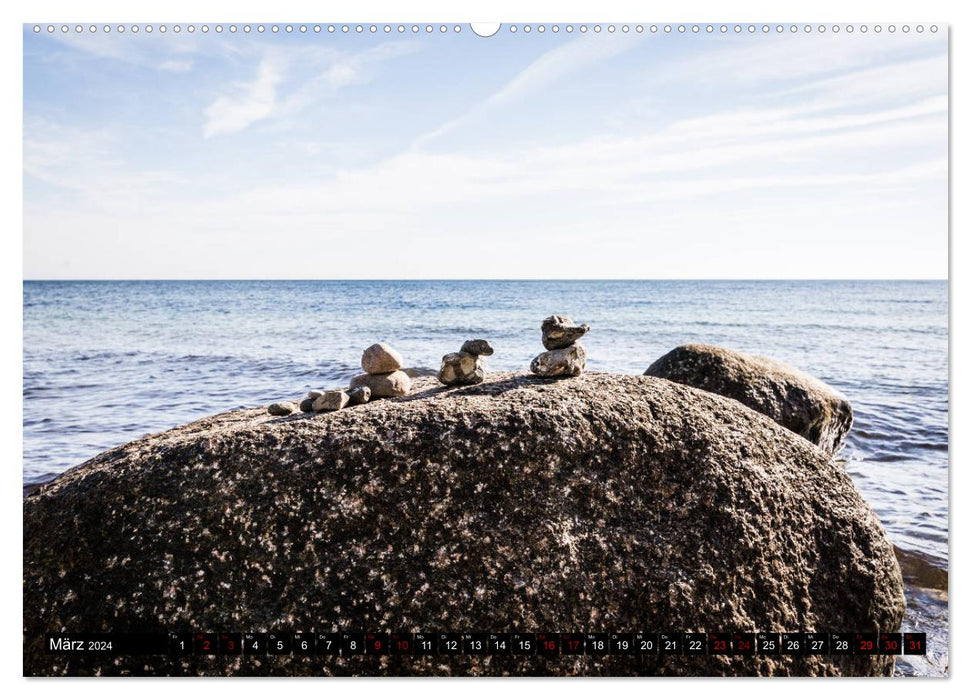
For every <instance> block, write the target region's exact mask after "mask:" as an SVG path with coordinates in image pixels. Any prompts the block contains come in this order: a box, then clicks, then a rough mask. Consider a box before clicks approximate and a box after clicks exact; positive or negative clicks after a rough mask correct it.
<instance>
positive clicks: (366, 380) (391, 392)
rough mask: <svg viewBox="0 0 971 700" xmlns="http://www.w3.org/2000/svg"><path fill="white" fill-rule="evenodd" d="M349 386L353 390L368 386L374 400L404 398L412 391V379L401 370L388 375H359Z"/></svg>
mask: <svg viewBox="0 0 971 700" xmlns="http://www.w3.org/2000/svg"><path fill="white" fill-rule="evenodd" d="M349 386H350V388H351V389H356V388H358V387H359V386H366V387H367V388H368V389H370V390H371V398H373V399H378V398H386V397H393V396H404V395H405V394H407V393H408V392H409V391H410V390H411V377H409V376H408V375H407V374H406V373H405V372H402V371H401V370H398V371H397V372H389V373H388V374H359V375H357V376H356V377H354V378H353V379H352V380H351V382H350V385H349Z"/></svg>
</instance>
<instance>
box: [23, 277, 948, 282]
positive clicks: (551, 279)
mask: <svg viewBox="0 0 971 700" xmlns="http://www.w3.org/2000/svg"><path fill="white" fill-rule="evenodd" d="M21 282H950V278H949V277H356V278H353V277H348V278H336V277H324V278H313V277H32V278H23V279H22V280H21Z"/></svg>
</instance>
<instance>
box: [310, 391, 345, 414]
mask: <svg viewBox="0 0 971 700" xmlns="http://www.w3.org/2000/svg"><path fill="white" fill-rule="evenodd" d="M350 400H351V397H350V396H348V395H347V392H346V391H341V390H340V389H337V390H335V391H325V392H324V393H323V394H321V395H320V396H318V397H317V398H316V399H314V410H315V411H339V410H341V409H342V408H344V406H346V405H347V402H348V401H350Z"/></svg>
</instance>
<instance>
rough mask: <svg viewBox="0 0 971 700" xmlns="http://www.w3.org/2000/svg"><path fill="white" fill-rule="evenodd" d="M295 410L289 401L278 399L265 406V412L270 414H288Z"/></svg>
mask: <svg viewBox="0 0 971 700" xmlns="http://www.w3.org/2000/svg"><path fill="white" fill-rule="evenodd" d="M296 410H297V407H296V406H294V405H293V404H292V403H291V402H289V401H280V402H279V403H271V404H270V405H269V406H267V408H266V412H267V413H269V414H270V415H271V416H289V415H290V414H291V413H293V412H294V411H296Z"/></svg>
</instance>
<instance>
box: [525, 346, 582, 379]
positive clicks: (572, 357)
mask: <svg viewBox="0 0 971 700" xmlns="http://www.w3.org/2000/svg"><path fill="white" fill-rule="evenodd" d="M586 365H587V351H586V350H584V349H583V346H582V345H580V343H574V344H573V345H569V346H567V347H565V348H559V349H557V350H547V351H546V352H541V353H540V354H539V355H537V356H536V357H534V358H533V362H532V363H531V364H530V365H529V369H530V370H531V371H532V372H533V374H538V375H539V376H541V377H578V376H579V375H580V374H581V373H582V372H583V369H584V368H585V367H586Z"/></svg>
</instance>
